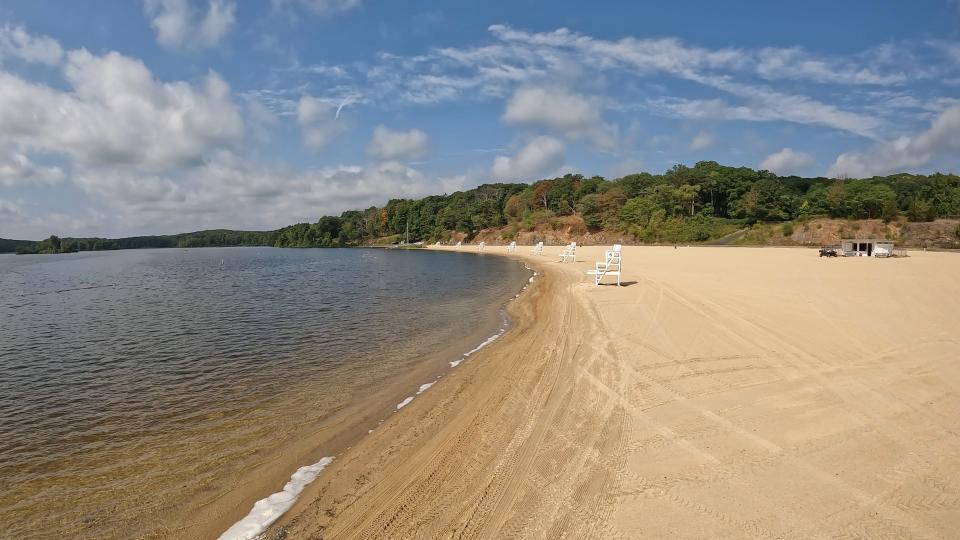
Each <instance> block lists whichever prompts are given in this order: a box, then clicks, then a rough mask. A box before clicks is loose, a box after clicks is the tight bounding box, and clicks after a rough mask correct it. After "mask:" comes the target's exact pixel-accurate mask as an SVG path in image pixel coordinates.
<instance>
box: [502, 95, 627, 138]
mask: <svg viewBox="0 0 960 540" xmlns="http://www.w3.org/2000/svg"><path fill="white" fill-rule="evenodd" d="M503 121H504V122H507V123H508V124H528V125H537V126H544V127H547V128H549V129H552V130H554V131H556V132H559V133H560V134H562V135H564V136H566V137H568V138H577V137H580V136H584V137H587V138H590V139H592V140H593V141H594V142H595V143H596V144H597V146H600V147H602V148H609V147H611V146H612V145H613V144H614V141H615V130H614V128H613V126H607V125H604V124H603V122H602V121H601V118H600V105H599V103H598V102H597V101H596V100H590V99H588V98H586V97H584V96H582V95H579V94H576V93H573V92H568V91H566V90H563V89H556V88H541V87H524V88H519V89H517V91H516V92H514V93H513V95H512V96H511V97H510V99H509V101H507V107H506V110H505V111H504V113H503Z"/></svg>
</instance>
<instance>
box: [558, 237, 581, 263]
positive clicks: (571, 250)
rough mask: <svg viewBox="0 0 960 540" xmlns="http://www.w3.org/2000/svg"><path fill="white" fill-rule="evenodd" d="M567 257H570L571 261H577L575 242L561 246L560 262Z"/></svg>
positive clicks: (565, 260) (564, 260)
mask: <svg viewBox="0 0 960 540" xmlns="http://www.w3.org/2000/svg"><path fill="white" fill-rule="evenodd" d="M567 259H570V260H571V261H572V262H577V243H576V242H570V245H569V246H567V247H565V248H563V251H561V252H560V262H567Z"/></svg>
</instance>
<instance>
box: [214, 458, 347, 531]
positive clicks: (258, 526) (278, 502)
mask: <svg viewBox="0 0 960 540" xmlns="http://www.w3.org/2000/svg"><path fill="white" fill-rule="evenodd" d="M332 461H333V457H332V456H328V457H325V458H322V459H321V460H320V461H318V462H316V463H314V464H313V465H306V466H303V467H300V468H299V469H297V472H295V473H293V475H292V476H291V477H290V481H289V482H287V484H286V485H285V486H283V491H278V492H277V493H274V494H273V495H270V496H269V497H267V498H266V499H260V500H259V501H257V502H256V503H254V505H253V510H250V513H249V514H247V516H246V517H245V518H243V519H241V520H240V521H238V522H236V523H234V524H233V526H232V527H230V528H229V529H227V530H226V532H224V533H223V534H221V535H220V539H219V540H253V539H255V538H256V537H257V536H258V535H260V534H262V533H263V532H264V531H266V530H267V527H269V526H270V524H271V523H273V522H274V521H276V520H277V518H279V517H280V516H282V515H283V514H284V512H286V511H287V510H289V509H290V507H292V506H293V503H295V502H296V501H297V497H299V496H300V492H302V491H303V488H305V487H306V486H307V484H309V483H310V482H313V481H314V480H316V478H317V475H319V474H320V472H321V471H322V470H323V469H325V468H326V467H327V465H329V464H330V463H331V462H332Z"/></svg>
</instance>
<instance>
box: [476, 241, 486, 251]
mask: <svg viewBox="0 0 960 540" xmlns="http://www.w3.org/2000/svg"><path fill="white" fill-rule="evenodd" d="M485 247H487V243H486V242H480V245H478V246H477V251H483V248H485Z"/></svg>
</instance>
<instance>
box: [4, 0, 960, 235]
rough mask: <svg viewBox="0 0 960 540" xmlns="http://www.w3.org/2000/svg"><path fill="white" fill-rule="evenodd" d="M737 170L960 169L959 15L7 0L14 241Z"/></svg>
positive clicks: (926, 4)
mask: <svg viewBox="0 0 960 540" xmlns="http://www.w3.org/2000/svg"><path fill="white" fill-rule="evenodd" d="M699 160H716V161H719V162H721V163H725V164H731V165H746V166H750V167H755V168H766V169H769V170H773V171H775V172H778V173H780V174H800V175H808V176H817V175H826V176H834V177H837V176H845V177H860V176H869V175H874V174H889V173H892V172H900V171H910V172H932V171H937V170H940V171H957V170H958V169H960V3H958V2H956V1H949V0H942V1H940V0H918V1H915V2H905V1H904V2H894V1H882V2H877V1H876V0H873V1H852V0H847V1H843V2H836V1H830V2H825V1H824V2H820V1H806V2H770V1H738V2H712V1H702V2H692V1H679V0H678V1H674V2H671V3H670V4H669V8H666V7H664V5H663V4H662V3H660V2H623V3H613V2H608V3H591V4H587V3H584V2H573V1H570V2H545V1H543V2H541V1H522V0H521V1H517V0H514V1H511V2H500V1H487V2H476V3H465V2H457V3H453V2H451V3H430V2H424V1H408V2H378V1H375V0H249V1H244V2H239V1H237V0H144V1H136V0H122V1H121V0H102V1H98V2H93V3H91V2H49V1H37V0H30V1H27V0H7V1H5V2H4V3H3V5H0V237H5V238H11V237H13V238H42V237H45V236H47V235H49V234H51V233H56V234H61V235H70V236H88V235H98V236H122V235H134V234H154V233H174V232H183V231H188V230H197V229H203V228H214V227H227V228H241V229H266V228H275V227H279V226H283V225H286V224H290V223H294V222H297V221H314V220H316V219H317V217H318V216H320V215H322V214H328V213H334V214H337V213H339V212H341V211H343V210H346V209H351V208H364V207H367V206H370V205H374V204H382V203H384V202H386V200H387V199H389V198H392V197H419V196H423V195H427V194H433V193H445V192H446V193H449V192H452V191H456V190H458V189H463V188H469V187H472V186H475V185H477V184H480V183H483V182H488V181H493V180H505V181H531V180H536V179H539V178H544V177H549V176H553V175H556V174H562V173H565V172H579V173H582V174H586V175H594V174H599V175H602V176H605V177H608V178H614V177H617V176H620V175H622V174H626V173H629V172H636V171H641V170H645V171H650V172H662V171H664V170H666V169H668V168H669V167H670V166H672V165H673V164H675V163H686V164H693V163H695V162H696V161H699Z"/></svg>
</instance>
